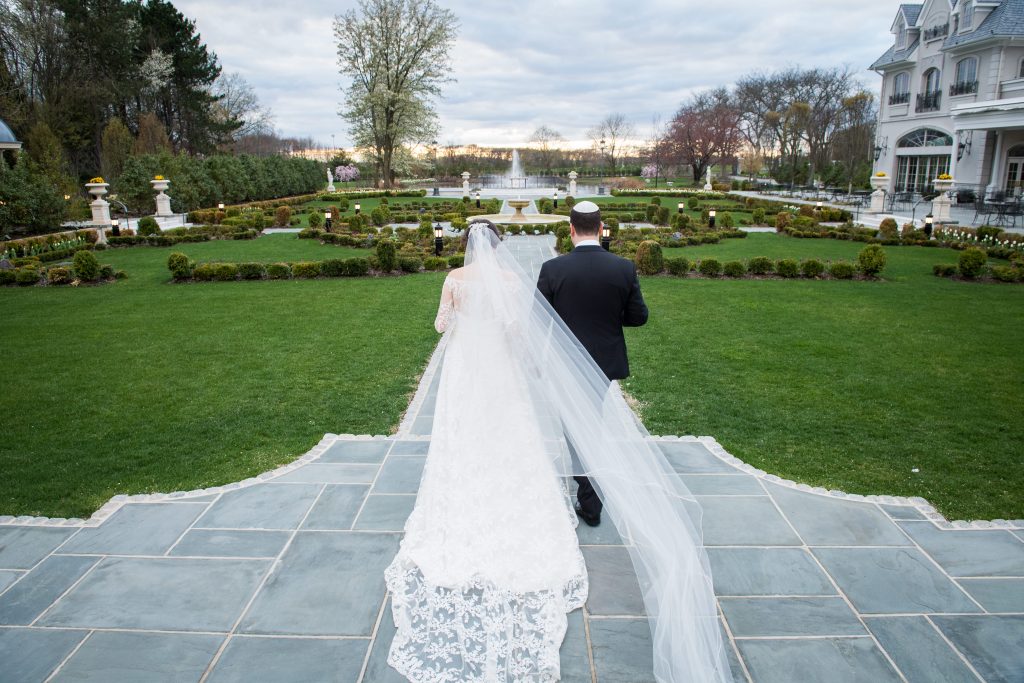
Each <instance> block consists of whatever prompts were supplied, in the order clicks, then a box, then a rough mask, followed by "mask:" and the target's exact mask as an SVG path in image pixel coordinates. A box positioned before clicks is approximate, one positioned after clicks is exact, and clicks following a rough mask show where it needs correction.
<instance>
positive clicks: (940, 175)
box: [939, 173, 953, 180]
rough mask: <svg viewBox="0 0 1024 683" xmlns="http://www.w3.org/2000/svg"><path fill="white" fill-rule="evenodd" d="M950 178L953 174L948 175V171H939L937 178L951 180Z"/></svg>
mask: <svg viewBox="0 0 1024 683" xmlns="http://www.w3.org/2000/svg"><path fill="white" fill-rule="evenodd" d="M952 179H953V176H951V175H949V174H948V173H940V174H939V180H952Z"/></svg>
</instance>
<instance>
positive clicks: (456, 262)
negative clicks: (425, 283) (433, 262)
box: [448, 254, 466, 268]
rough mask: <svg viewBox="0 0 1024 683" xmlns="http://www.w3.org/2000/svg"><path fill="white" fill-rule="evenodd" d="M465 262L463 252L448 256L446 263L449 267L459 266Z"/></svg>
mask: <svg viewBox="0 0 1024 683" xmlns="http://www.w3.org/2000/svg"><path fill="white" fill-rule="evenodd" d="M465 264H466V255H465V254H455V255H454V256H449V257H448V265H449V267H451V268H461V267H462V266H464V265H465Z"/></svg>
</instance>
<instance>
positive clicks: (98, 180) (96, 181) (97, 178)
mask: <svg viewBox="0 0 1024 683" xmlns="http://www.w3.org/2000/svg"><path fill="white" fill-rule="evenodd" d="M89 182H90V183H102V182H103V178H100V177H98V176H97V177H96V178H93V179H92V180H90V181H89Z"/></svg>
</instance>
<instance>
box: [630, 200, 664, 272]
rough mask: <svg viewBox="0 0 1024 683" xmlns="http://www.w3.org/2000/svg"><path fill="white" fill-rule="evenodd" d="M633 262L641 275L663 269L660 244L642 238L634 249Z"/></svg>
mask: <svg viewBox="0 0 1024 683" xmlns="http://www.w3.org/2000/svg"><path fill="white" fill-rule="evenodd" d="M652 206H653V205H652ZM635 262H636V268H637V270H639V271H640V274H641V275H657V274H658V273H660V272H661V271H663V270H664V269H665V257H664V256H662V253H661V245H660V244H658V243H657V242H655V241H654V240H644V241H643V242H641V243H640V246H638V247H637V249H636V259H635Z"/></svg>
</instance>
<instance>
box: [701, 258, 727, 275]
mask: <svg viewBox="0 0 1024 683" xmlns="http://www.w3.org/2000/svg"><path fill="white" fill-rule="evenodd" d="M697 270H698V271H700V274H701V275H703V276H704V277H718V276H719V275H721V274H722V263H721V261H719V260H718V259H713V258H706V259H701V260H700V263H699V264H698V265H697Z"/></svg>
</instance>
